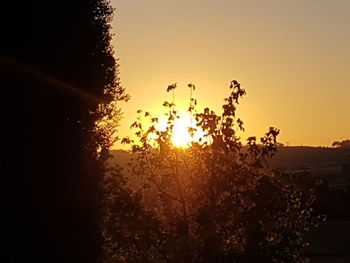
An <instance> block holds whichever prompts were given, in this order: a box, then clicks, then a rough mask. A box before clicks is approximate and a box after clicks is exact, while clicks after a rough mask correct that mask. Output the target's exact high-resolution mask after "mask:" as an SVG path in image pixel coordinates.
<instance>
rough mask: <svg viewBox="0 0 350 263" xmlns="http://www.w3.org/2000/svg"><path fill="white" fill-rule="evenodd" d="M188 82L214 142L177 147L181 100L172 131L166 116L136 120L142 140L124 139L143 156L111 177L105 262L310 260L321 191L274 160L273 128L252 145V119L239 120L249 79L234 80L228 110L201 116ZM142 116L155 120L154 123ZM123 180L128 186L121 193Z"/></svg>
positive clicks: (170, 115) (199, 124) (171, 106)
mask: <svg viewBox="0 0 350 263" xmlns="http://www.w3.org/2000/svg"><path fill="white" fill-rule="evenodd" d="M188 87H189V89H190V94H191V96H190V105H189V109H188V110H189V112H190V114H191V116H192V118H193V121H194V122H195V124H196V128H193V127H189V133H190V134H192V135H193V134H194V133H195V132H196V130H197V129H201V130H202V131H203V132H204V134H205V135H204V137H205V138H204V139H203V140H201V141H199V142H192V143H191V145H189V147H188V148H181V147H175V146H174V145H173V143H172V141H171V137H172V135H173V132H174V123H175V121H176V119H178V118H180V116H179V115H178V111H177V109H176V105H175V102H174V100H173V101H171V102H168V101H166V102H164V104H163V106H164V107H165V108H166V109H167V113H166V114H167V120H168V121H167V126H166V129H163V130H160V129H158V128H157V122H158V118H157V117H153V116H151V114H150V113H149V112H145V113H143V112H142V111H138V113H139V117H138V119H137V121H136V122H135V123H133V124H132V128H134V129H135V135H136V138H137V140H132V139H130V138H124V139H123V142H124V143H129V144H131V145H132V152H133V155H134V156H135V158H134V159H133V160H132V162H131V164H130V167H129V168H128V170H127V171H128V176H127V177H123V176H122V173H121V172H120V171H118V169H117V168H111V170H110V172H109V173H108V177H109V182H108V188H109V189H110V191H109V192H108V191H107V192H106V200H108V201H107V202H106V203H105V209H106V210H105V211H106V212H108V213H106V215H107V216H106V217H105V220H104V237H105V242H104V251H105V252H106V253H105V258H104V260H105V262H115V261H117V262H307V259H306V258H305V257H304V256H303V254H302V251H303V249H304V248H305V247H307V246H308V243H307V242H306V241H305V240H304V231H306V230H308V229H309V228H310V227H312V226H316V225H317V224H318V223H319V221H320V220H321V218H320V217H319V216H317V215H316V214H315V212H314V210H313V208H312V204H313V202H314V200H315V195H314V193H313V191H312V189H301V188H300V187H298V185H297V183H296V182H295V181H294V180H293V178H289V177H286V176H284V177H282V176H280V175H279V174H278V173H277V172H275V171H272V170H271V169H270V168H269V166H268V162H267V160H268V159H269V158H270V157H271V156H272V155H273V154H274V153H275V152H276V150H277V140H276V137H277V135H278V133H279V131H278V130H277V129H275V128H273V127H271V128H270V129H269V131H268V132H267V133H266V134H265V136H263V137H262V138H260V141H258V139H257V138H256V137H249V138H248V140H247V145H243V143H242V140H241V138H240V137H239V136H238V133H239V132H240V131H241V132H242V131H244V127H243V121H242V120H241V119H239V118H238V117H237V116H236V108H237V105H238V104H239V102H240V100H241V98H242V97H243V96H244V95H245V90H244V89H243V88H242V87H241V85H240V84H239V83H238V82H237V81H232V82H231V84H230V87H229V90H230V94H229V96H228V97H227V98H226V99H225V102H224V105H223V107H222V109H223V112H222V114H221V115H217V114H216V113H215V112H214V111H213V110H210V109H209V108H205V109H204V110H203V111H202V112H197V109H196V100H195V99H194V98H192V92H193V91H194V89H195V86H194V85H193V84H189V85H188ZM175 89H176V84H173V85H170V86H169V87H168V89H167V91H168V92H172V93H174V90H175ZM173 98H174V96H173ZM141 117H142V118H148V119H149V120H150V122H151V125H150V126H149V127H144V123H143V122H142V118H141ZM154 138H155V139H154ZM120 185H123V189H124V190H123V192H122V193H117V192H116V191H117V190H116V189H120ZM116 186H118V187H116ZM118 191H120V190H118ZM123 196H124V197H125V196H128V197H132V198H131V199H130V198H126V197H125V198H124V197H123ZM120 197H122V198H120ZM121 202H122V203H121ZM130 204H132V205H130Z"/></svg>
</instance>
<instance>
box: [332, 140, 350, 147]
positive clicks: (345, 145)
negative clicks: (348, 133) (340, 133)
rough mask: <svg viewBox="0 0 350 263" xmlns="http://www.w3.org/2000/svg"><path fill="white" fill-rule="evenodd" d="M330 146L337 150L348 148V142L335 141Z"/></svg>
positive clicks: (349, 145)
mask: <svg viewBox="0 0 350 263" xmlns="http://www.w3.org/2000/svg"><path fill="white" fill-rule="evenodd" d="M332 146H333V147H339V148H350V140H343V141H341V142H339V141H335V142H333V143H332Z"/></svg>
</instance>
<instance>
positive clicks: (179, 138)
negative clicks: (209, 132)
mask: <svg viewBox="0 0 350 263" xmlns="http://www.w3.org/2000/svg"><path fill="white" fill-rule="evenodd" d="M189 128H194V129H196V130H195V131H194V134H193V136H191V134H190V133H189V131H188V129H189ZM171 140H172V143H173V145H174V146H176V147H182V148H187V147H189V146H190V145H191V142H199V141H200V140H201V141H202V142H203V141H204V132H203V131H202V130H200V129H199V128H198V127H196V124H195V121H194V120H191V118H190V117H189V116H187V115H183V116H181V117H180V118H179V119H176V120H175V122H174V129H173V135H172V137H171Z"/></svg>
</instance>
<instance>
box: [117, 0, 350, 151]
mask: <svg viewBox="0 0 350 263" xmlns="http://www.w3.org/2000/svg"><path fill="white" fill-rule="evenodd" d="M112 4H113V6H114V7H116V14H115V19H114V22H113V31H114V33H115V34H116V37H115V39H114V42H113V43H114V47H115V50H116V56H117V57H118V58H120V61H119V62H120V73H121V75H120V77H121V81H122V84H123V86H124V87H125V88H126V89H127V90H128V92H129V93H130V95H131V96H132V99H131V100H130V101H129V102H128V103H126V104H122V105H121V106H122V109H123V111H124V119H123V121H122V122H121V127H120V129H119V134H120V136H122V137H123V136H126V135H129V134H130V130H129V127H130V124H131V123H132V122H133V121H134V120H135V118H136V110H138V109H143V110H149V111H151V112H153V113H157V112H159V110H160V109H161V104H162V102H163V101H164V100H170V96H169V94H167V93H166V87H167V86H168V85H169V84H172V83H174V82H177V83H178V89H177V93H176V102H177V104H179V105H180V106H185V105H186V106H187V102H188V88H187V83H193V84H195V85H196V93H195V97H196V98H197V99H198V101H199V106H201V107H205V106H209V107H210V108H213V109H215V110H216V112H217V113H218V112H219V111H220V109H221V105H222V102H223V98H224V97H225V96H226V95H227V94H228V88H227V87H228V86H229V83H230V81H231V80H233V79H236V80H237V81H239V82H240V83H241V84H242V85H243V87H244V88H245V89H246V90H247V95H246V96H245V97H244V99H243V101H242V103H241V104H240V107H239V111H238V114H239V116H240V117H241V118H242V119H243V121H244V122H245V128H246V134H247V136H251V135H256V136H262V135H263V134H264V133H265V132H266V131H267V129H268V127H269V126H274V127H277V128H279V129H280V130H281V134H280V136H279V141H280V142H283V143H288V144H289V145H312V146H330V145H331V143H332V142H333V141H335V140H343V139H346V138H349V137H350V15H349V14H350V1H349V0H333V1H330V0H293V1H287V0H286V1H283V0H266V1H262V0H254V1H249V0H240V1H238V0H177V1H170V0H169V1H168V0H147V1H146V0H112Z"/></svg>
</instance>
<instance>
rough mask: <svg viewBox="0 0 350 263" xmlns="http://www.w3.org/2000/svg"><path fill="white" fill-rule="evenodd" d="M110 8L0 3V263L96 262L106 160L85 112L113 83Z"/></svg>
mask: <svg viewBox="0 0 350 263" xmlns="http://www.w3.org/2000/svg"><path fill="white" fill-rule="evenodd" d="M112 11H113V10H112V8H111V6H110V5H109V2H108V1H105V0H75V1H68V0H63V1H55V2H50V1H43V0H39V1H6V2H4V3H1V16H0V17H1V18H0V19H1V21H0V23H1V41H0V42H1V44H0V45H1V49H0V50H1V51H0V52H1V53H0V74H1V79H0V85H1V95H2V96H1V98H2V109H1V116H2V120H1V122H2V127H3V130H4V131H5V132H4V134H3V136H2V151H3V154H4V155H3V158H2V160H1V163H2V164H1V174H2V177H3V178H5V184H4V186H3V189H4V193H5V201H6V209H5V210H4V211H2V212H3V213H4V215H3V216H4V218H5V219H6V222H5V225H4V226H3V227H4V228H5V229H6V231H5V234H3V235H2V239H3V244H5V245H4V246H5V247H4V248H5V249H4V251H5V253H4V254H2V256H1V261H2V262H97V258H98V255H99V245H98V243H99V236H98V229H97V228H98V213H99V212H98V211H99V207H98V202H97V201H98V195H99V190H98V182H99V180H100V176H101V174H102V173H103V166H102V165H101V163H100V162H99V161H98V159H97V156H96V153H95V152H96V146H97V144H98V142H97V141H96V138H92V133H93V129H94V123H95V121H96V118H97V116H96V114H90V113H89V112H91V111H95V110H96V108H97V106H98V104H99V103H100V102H108V101H110V100H111V99H112V96H111V95H110V94H109V95H108V94H107V95H106V94H104V89H107V90H108V89H109V90H112V89H114V88H116V87H117V86H118V83H117V82H118V80H117V77H116V72H117V69H116V66H115V62H116V61H115V59H114V57H113V50H112V48H111V45H110V40H111V35H110V25H109V23H110V20H111V15H112ZM116 92H119V93H122V92H123V90H122V89H116ZM19 153H20V154H21V155H20V156H19ZM22 157H23V158H22Z"/></svg>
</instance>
